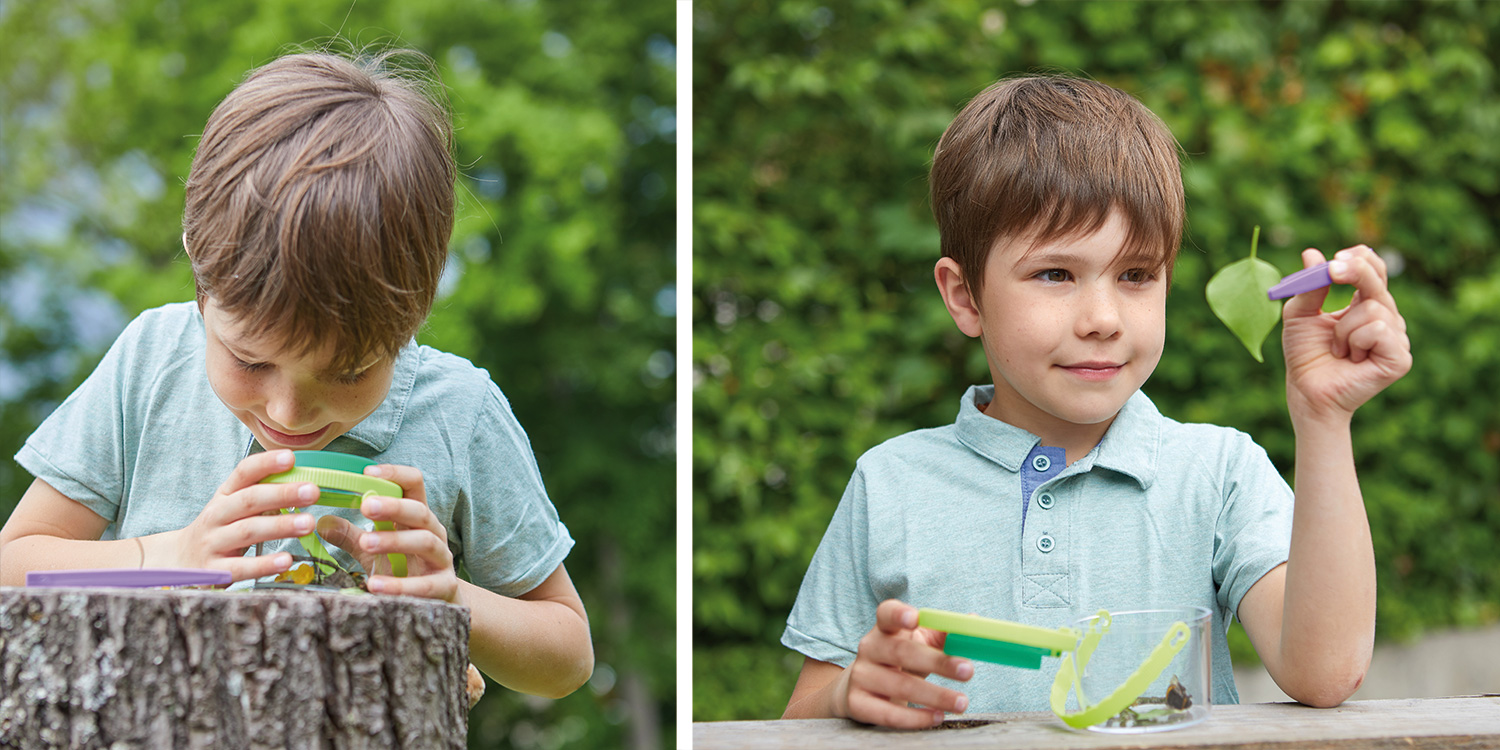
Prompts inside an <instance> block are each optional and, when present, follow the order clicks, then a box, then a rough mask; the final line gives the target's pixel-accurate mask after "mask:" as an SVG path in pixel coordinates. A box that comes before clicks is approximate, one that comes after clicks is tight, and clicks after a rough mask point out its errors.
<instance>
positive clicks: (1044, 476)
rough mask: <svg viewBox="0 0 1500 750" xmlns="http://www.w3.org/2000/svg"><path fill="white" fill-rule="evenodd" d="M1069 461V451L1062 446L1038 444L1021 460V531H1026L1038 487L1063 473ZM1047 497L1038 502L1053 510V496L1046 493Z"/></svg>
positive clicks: (1046, 508)
mask: <svg viewBox="0 0 1500 750" xmlns="http://www.w3.org/2000/svg"><path fill="white" fill-rule="evenodd" d="M1066 463H1067V453H1066V451H1064V450H1063V449H1062V448H1051V447H1048V446H1045V445H1038V446H1037V447H1035V448H1032V449H1031V452H1030V453H1028V454H1026V460H1025V461H1022V462H1021V533H1022V534H1024V533H1026V514H1027V511H1029V510H1030V509H1031V496H1032V494H1033V493H1035V492H1036V490H1037V488H1038V487H1041V486H1042V485H1044V484H1046V483H1047V482H1048V481H1050V480H1051V479H1052V478H1053V477H1055V476H1057V475H1058V474H1061V473H1062V470H1063V468H1064V467H1065V465H1066ZM1045 497H1046V499H1045V500H1043V499H1042V498H1038V499H1037V504H1038V505H1039V506H1041V508H1042V510H1051V508H1052V496H1051V495H1050V494H1046V496H1045Z"/></svg>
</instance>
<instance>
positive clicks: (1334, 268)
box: [1328, 260, 1349, 276]
mask: <svg viewBox="0 0 1500 750" xmlns="http://www.w3.org/2000/svg"><path fill="white" fill-rule="evenodd" d="M1348 270H1349V264H1348V263H1345V262H1344V261H1341V260H1336V261H1333V262H1331V263H1329V264H1328V272H1329V273H1331V274H1334V275H1336V276H1343V275H1344V272H1345V271H1348Z"/></svg>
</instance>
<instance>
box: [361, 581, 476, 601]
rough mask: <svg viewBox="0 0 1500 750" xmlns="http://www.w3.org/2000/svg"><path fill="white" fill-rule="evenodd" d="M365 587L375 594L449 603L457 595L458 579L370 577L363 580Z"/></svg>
mask: <svg viewBox="0 0 1500 750" xmlns="http://www.w3.org/2000/svg"><path fill="white" fill-rule="evenodd" d="M365 585H366V586H367V587H369V589H370V591H371V592H372V593H376V594H395V595H400V596H420V597H422V598H424V599H442V600H444V601H450V602H451V601H453V597H454V596H455V595H456V594H457V593H458V579H457V578H454V577H453V576H451V575H430V576H408V577H406V578H396V577H394V576H370V577H368V578H366V579H365Z"/></svg>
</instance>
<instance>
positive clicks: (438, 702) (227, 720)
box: [0, 588, 469, 750]
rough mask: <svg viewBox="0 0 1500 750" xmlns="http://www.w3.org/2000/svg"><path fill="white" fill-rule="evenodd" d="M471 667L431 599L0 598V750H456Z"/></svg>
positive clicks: (456, 615) (57, 591)
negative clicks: (9, 749) (2, 749)
mask: <svg viewBox="0 0 1500 750" xmlns="http://www.w3.org/2000/svg"><path fill="white" fill-rule="evenodd" d="M468 664H469V613H468V610H467V609H466V608H463V607H457V606H454V605H451V604H447V603H445V602H440V601H434V600H428V599H414V598H409V597H390V596H357V595H345V594H338V593H322V592H309V591H285V590H281V591H245V592H226V591H163V590H135V589H72V588H0V747H20V748H51V747H69V748H94V747H99V748H213V750H232V749H233V748H325V747H328V748H332V747H338V748H461V747H465V746H466V742H467V740H466V735H467V732H468V701H467V698H466V693H465V688H466V683H467V680H466V672H467V668H468Z"/></svg>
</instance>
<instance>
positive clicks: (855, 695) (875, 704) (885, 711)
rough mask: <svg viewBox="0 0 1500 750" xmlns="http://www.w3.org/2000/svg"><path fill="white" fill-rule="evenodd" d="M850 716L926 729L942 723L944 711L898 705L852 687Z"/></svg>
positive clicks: (881, 723) (885, 723)
mask: <svg viewBox="0 0 1500 750" xmlns="http://www.w3.org/2000/svg"><path fill="white" fill-rule="evenodd" d="M849 718H851V719H854V720H855V721H862V722H864V723H866V724H878V725H880V726H885V727H894V728H896V729H926V728H928V727H935V726H937V725H938V724H941V723H942V722H943V712H942V711H941V710H938V709H931V708H909V707H907V706H898V705H896V704H894V703H892V702H890V701H888V700H886V699H884V698H882V697H880V696H878V695H874V694H871V693H867V692H865V691H863V690H852V689H851V690H850V691H849Z"/></svg>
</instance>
